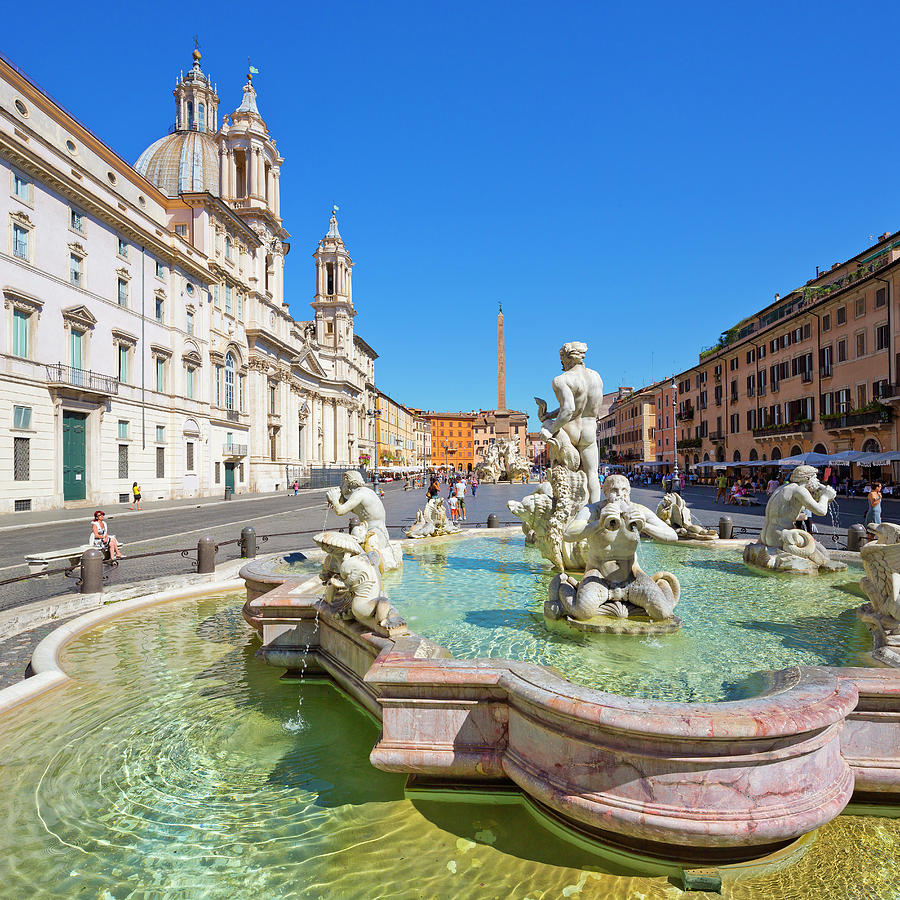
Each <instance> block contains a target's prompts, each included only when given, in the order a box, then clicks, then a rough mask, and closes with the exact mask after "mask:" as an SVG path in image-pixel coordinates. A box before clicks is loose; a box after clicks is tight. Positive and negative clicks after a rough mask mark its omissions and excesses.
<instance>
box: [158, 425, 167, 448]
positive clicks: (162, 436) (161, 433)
mask: <svg viewBox="0 0 900 900" xmlns="http://www.w3.org/2000/svg"><path fill="white" fill-rule="evenodd" d="M165 441H166V428H165V426H164V425H157V426H156V443H157V444H164V443H165Z"/></svg>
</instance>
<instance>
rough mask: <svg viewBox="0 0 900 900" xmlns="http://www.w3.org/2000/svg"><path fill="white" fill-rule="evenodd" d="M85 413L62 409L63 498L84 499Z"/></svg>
mask: <svg viewBox="0 0 900 900" xmlns="http://www.w3.org/2000/svg"><path fill="white" fill-rule="evenodd" d="M86 424H87V414H86V413H76V412H66V411H65V410H64V411H63V500H84V498H85V497H86V496H87V473H86V472H85V465H84V464H85V447H86V443H85V426H86Z"/></svg>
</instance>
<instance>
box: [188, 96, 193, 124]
mask: <svg viewBox="0 0 900 900" xmlns="http://www.w3.org/2000/svg"><path fill="white" fill-rule="evenodd" d="M187 114H188V123H187V125H188V128H193V127H194V102H193V100H188V102H187Z"/></svg>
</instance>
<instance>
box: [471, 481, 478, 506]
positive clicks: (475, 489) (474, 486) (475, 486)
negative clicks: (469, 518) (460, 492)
mask: <svg viewBox="0 0 900 900" xmlns="http://www.w3.org/2000/svg"><path fill="white" fill-rule="evenodd" d="M476 493H478V476H477V475H473V476H472V499H473V500H474V499H475V494H476Z"/></svg>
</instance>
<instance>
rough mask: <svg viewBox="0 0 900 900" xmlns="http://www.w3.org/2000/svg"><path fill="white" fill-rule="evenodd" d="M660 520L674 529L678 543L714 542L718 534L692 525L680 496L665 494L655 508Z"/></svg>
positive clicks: (691, 519) (686, 507)
mask: <svg viewBox="0 0 900 900" xmlns="http://www.w3.org/2000/svg"><path fill="white" fill-rule="evenodd" d="M656 515H657V516H659V518H660V520H661V521H663V522H665V523H666V525H670V526H671V527H672V528H674V529H675V534H677V535H678V540H680V541H715V540H718V538H719V533H718V532H717V531H715V530H714V529H712V528H704V527H703V526H702V525H698V524H695V523H694V520H693V518H692V517H691V511H690V510H689V509H688V506H687V504H686V503H685V502H684V497H682V496H681V494H675V493H672V494H666V495H665V497H663V498H662V500H661V501H660V503H659V506H657V507H656Z"/></svg>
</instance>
